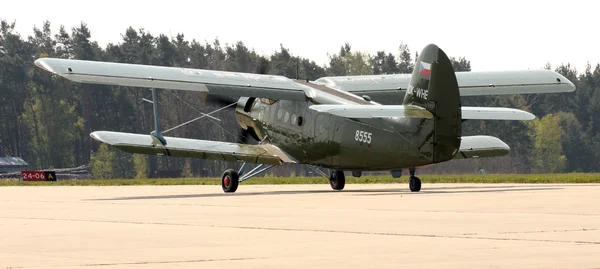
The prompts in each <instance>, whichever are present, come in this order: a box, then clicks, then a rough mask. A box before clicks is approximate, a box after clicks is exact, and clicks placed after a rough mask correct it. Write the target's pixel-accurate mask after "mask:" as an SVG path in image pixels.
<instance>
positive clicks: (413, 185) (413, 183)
mask: <svg viewBox="0 0 600 269" xmlns="http://www.w3.org/2000/svg"><path fill="white" fill-rule="evenodd" d="M408 171H409V172H410V178H408V187H409V188H410V191H412V192H418V191H420V190H421V180H420V179H419V178H418V177H416V176H415V171H416V169H415V168H414V167H411V168H409V169H408Z"/></svg>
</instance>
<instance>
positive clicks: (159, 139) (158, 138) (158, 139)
mask: <svg viewBox="0 0 600 269" xmlns="http://www.w3.org/2000/svg"><path fill="white" fill-rule="evenodd" d="M152 108H153V109H154V131H152V132H151V133H150V136H152V144H154V145H157V144H158V143H160V144H161V145H163V146H166V145H167V140H165V138H164V137H163V136H162V133H161V132H160V126H159V124H158V94H157V93H156V89H155V88H152Z"/></svg>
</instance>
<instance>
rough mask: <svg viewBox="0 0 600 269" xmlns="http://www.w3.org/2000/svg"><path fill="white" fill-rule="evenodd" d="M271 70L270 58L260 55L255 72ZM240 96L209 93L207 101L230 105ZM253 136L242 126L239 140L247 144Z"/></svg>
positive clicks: (262, 73) (262, 72) (265, 72)
mask: <svg viewBox="0 0 600 269" xmlns="http://www.w3.org/2000/svg"><path fill="white" fill-rule="evenodd" d="M267 72H269V60H267V59H266V58H265V57H262V56H258V59H257V61H256V66H255V68H254V74H261V75H265V74H267ZM238 99H239V96H227V95H213V94H209V95H208V96H206V102H207V103H211V104H217V105H221V106H226V105H230V104H231V103H235V102H237V101H238ZM235 107H236V106H231V107H230V108H233V109H235ZM250 136H251V137H253V138H255V139H256V137H255V135H252V134H251V133H250V131H248V130H247V129H244V128H240V132H239V135H238V140H237V141H238V142H240V143H242V144H246V143H247V142H248V137H250Z"/></svg>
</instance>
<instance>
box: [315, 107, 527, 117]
mask: <svg viewBox="0 0 600 269" xmlns="http://www.w3.org/2000/svg"><path fill="white" fill-rule="evenodd" d="M309 108H310V109H312V110H315V111H318V112H326V113H329V114H332V115H336V116H340V117H345V118H386V117H399V118H420V119H432V118H433V114H431V112H429V111H427V110H426V109H424V108H422V107H419V106H413V105H375V106H367V105H312V106H310V107H309ZM461 112H462V113H461V114H462V119H464V120H533V119H535V116H534V115H533V114H531V113H529V112H527V111H523V110H519V109H514V108H504V107H468V106H464V107H462V108H461Z"/></svg>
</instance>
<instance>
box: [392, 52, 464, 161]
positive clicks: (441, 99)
mask: <svg viewBox="0 0 600 269" xmlns="http://www.w3.org/2000/svg"><path fill="white" fill-rule="evenodd" d="M403 104H404V105H417V106H420V107H423V108H425V109H427V110H428V111H430V112H431V113H432V114H433V115H434V119H433V121H434V129H433V134H432V135H431V138H429V141H427V142H429V143H432V144H433V156H432V157H433V162H434V163H437V162H443V161H447V160H450V159H452V158H453V157H454V155H455V154H456V153H457V152H458V148H459V147H460V137H461V125H462V124H461V123H462V122H461V105H460V92H459V90H458V83H457V82H456V75H455V74H454V68H453V67H452V62H451V61H450V59H448V56H446V53H444V52H443V51H442V50H441V49H440V48H438V47H437V46H436V45H433V44H430V45H427V47H425V49H423V52H422V53H421V55H419V59H417V62H416V66H415V70H414V71H413V74H412V77H411V80H410V84H409V86H408V89H407V91H406V95H405V96H404V102H403Z"/></svg>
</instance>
